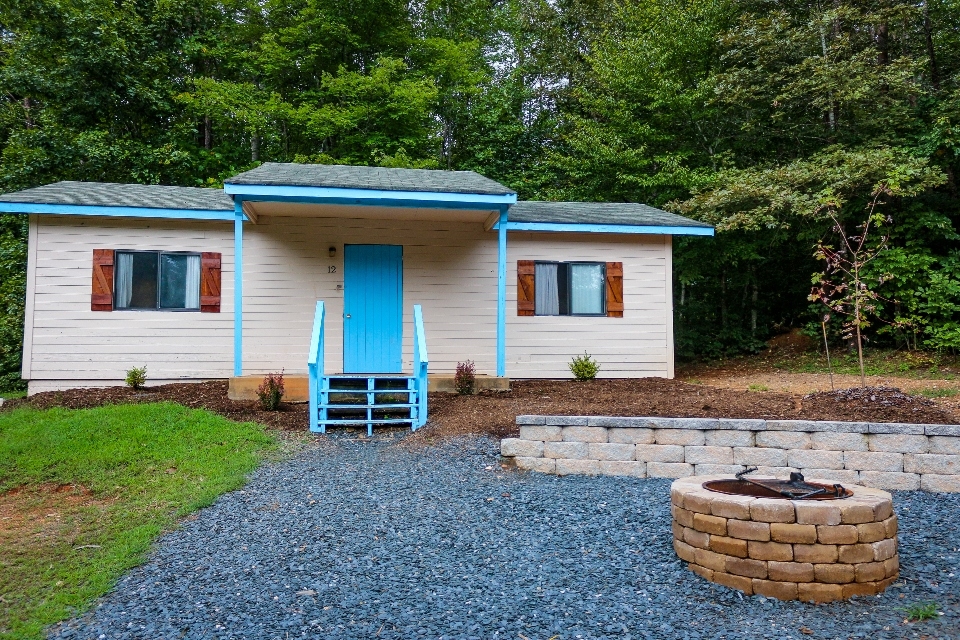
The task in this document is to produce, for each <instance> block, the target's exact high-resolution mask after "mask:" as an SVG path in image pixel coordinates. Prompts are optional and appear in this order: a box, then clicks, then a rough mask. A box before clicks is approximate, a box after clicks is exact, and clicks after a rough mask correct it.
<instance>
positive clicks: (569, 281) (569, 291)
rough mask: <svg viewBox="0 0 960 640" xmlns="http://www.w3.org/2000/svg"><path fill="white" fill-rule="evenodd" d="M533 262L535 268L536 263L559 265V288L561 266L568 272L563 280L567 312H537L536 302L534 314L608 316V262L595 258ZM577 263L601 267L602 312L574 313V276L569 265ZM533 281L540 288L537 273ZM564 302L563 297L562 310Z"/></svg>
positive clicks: (535, 288)
mask: <svg viewBox="0 0 960 640" xmlns="http://www.w3.org/2000/svg"><path fill="white" fill-rule="evenodd" d="M533 264H534V268H536V265H538V264H555V265H557V280H558V283H557V285H558V286H557V288H558V289H559V280H560V273H559V272H560V267H561V266H562V267H564V268H565V270H566V274H565V275H564V277H563V280H564V284H565V285H566V286H565V287H564V289H565V291H564V294H565V295H566V310H567V313H557V314H544V313H537V311H536V303H534V311H533V315H534V316H539V317H541V318H563V317H574V318H605V317H606V316H607V263H606V262H598V261H595V260H568V261H563V260H534V261H533ZM575 264H586V265H591V266H599V267H600V273H601V278H602V281H603V288H602V289H601V292H600V313H572V312H571V311H570V309H571V308H572V307H573V278H572V277H570V276H571V269H570V268H569V267H570V265H575ZM533 283H534V284H533V286H534V290H535V291H536V290H537V289H538V287H537V281H536V275H534V281H533ZM563 302H564V300H563V299H562V298H561V300H560V305H559V308H560V309H561V310H562V309H563V308H564V305H563Z"/></svg>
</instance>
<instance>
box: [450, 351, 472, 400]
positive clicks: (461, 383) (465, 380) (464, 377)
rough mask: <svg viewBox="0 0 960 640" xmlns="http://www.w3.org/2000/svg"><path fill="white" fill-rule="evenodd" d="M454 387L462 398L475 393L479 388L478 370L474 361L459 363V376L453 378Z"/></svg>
mask: <svg viewBox="0 0 960 640" xmlns="http://www.w3.org/2000/svg"><path fill="white" fill-rule="evenodd" d="M453 386H454V388H456V390H457V393H459V394H460V395H462V396H466V395H470V394H471V393H473V390H474V389H475V388H476V386H477V368H476V366H475V365H474V364H473V360H467V361H466V362H458V363H457V375H455V376H454V377H453Z"/></svg>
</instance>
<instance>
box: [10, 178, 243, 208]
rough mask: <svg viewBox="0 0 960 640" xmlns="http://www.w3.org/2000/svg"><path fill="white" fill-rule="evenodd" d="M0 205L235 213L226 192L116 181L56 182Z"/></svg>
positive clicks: (15, 195) (19, 193) (14, 197)
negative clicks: (137, 208)
mask: <svg viewBox="0 0 960 640" xmlns="http://www.w3.org/2000/svg"><path fill="white" fill-rule="evenodd" d="M0 202H14V203H21V204H53V205H56V204H61V205H70V206H87V207H140V208H146V209H185V210H190V211H233V198H231V197H230V196H228V195H227V194H225V193H224V192H223V190H222V189H201V188H198V187H167V186H162V185H156V184H117V183H112V182H68V181H65V182H54V183H53V184H46V185H43V186H42V187H34V188H32V189H24V190H23V191H16V192H14V193H5V194H0Z"/></svg>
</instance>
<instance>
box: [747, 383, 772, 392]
mask: <svg viewBox="0 0 960 640" xmlns="http://www.w3.org/2000/svg"><path fill="white" fill-rule="evenodd" d="M747 391H770V387H768V386H767V385H765V384H751V385H747Z"/></svg>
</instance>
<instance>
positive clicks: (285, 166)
mask: <svg viewBox="0 0 960 640" xmlns="http://www.w3.org/2000/svg"><path fill="white" fill-rule="evenodd" d="M226 183H227V184H236V185H269V186H287V187H326V188H333V189H367V190H376V191H413V192H431V193H470V194H482V195H496V196H501V195H513V194H514V191H513V190H512V189H509V188H507V187H505V186H503V185H502V184H500V183H499V182H496V181H495V180H491V179H490V178H485V177H484V176H482V175H480V174H479V173H476V172H474V171H438V170H433V169H386V168H383V167H355V166H349V165H334V164H293V163H279V162H266V163H264V164H262V165H260V166H259V167H257V168H256V169H251V170H250V171H245V172H244V173H241V174H239V175H236V176H233V177H232V178H228V179H227V180H226Z"/></svg>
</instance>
